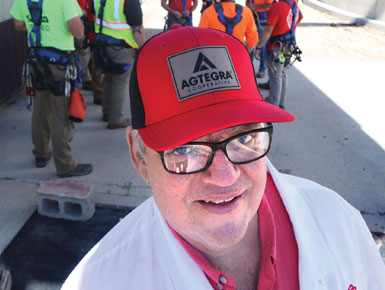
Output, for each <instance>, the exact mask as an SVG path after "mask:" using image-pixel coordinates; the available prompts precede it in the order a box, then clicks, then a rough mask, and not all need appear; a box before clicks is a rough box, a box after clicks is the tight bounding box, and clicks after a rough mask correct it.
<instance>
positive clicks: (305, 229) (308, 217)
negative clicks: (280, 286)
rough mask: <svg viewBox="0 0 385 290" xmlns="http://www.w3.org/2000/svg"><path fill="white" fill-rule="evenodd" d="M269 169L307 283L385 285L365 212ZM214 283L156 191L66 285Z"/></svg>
mask: <svg viewBox="0 0 385 290" xmlns="http://www.w3.org/2000/svg"><path fill="white" fill-rule="evenodd" d="M268 169H269V171H270V173H271V175H272V177H273V179H274V182H275V185H276V187H277V189H278V191H279V192H280V195H281V197H282V200H283V202H284V204H285V207H286V209H287V211H288V213H289V216H290V219H291V222H292V224H293V227H294V233H295V237H296V241H297V244H298V250H299V281H300V289H301V290H326V289H327V290H348V289H349V290H351V289H354V288H353V287H356V289H357V290H381V289H385V266H384V263H383V261H382V259H381V257H380V255H379V252H378V250H377V247H376V245H375V243H374V240H373V238H372V236H371V234H370V232H369V230H368V228H367V226H366V224H365V222H364V220H363V219H362V217H361V215H360V213H359V211H357V210H356V209H355V208H353V207H352V206H350V205H349V204H348V203H347V202H346V201H345V200H344V199H342V198H341V197H340V196H339V195H338V194H336V193H335V192H333V191H331V190H329V189H327V188H325V187H322V186H320V185H319V184H316V183H314V182H311V181H309V180H305V179H302V178H298V177H294V176H289V175H285V174H281V173H279V172H278V171H277V170H276V169H275V168H274V167H273V166H272V165H271V163H270V162H269V161H268ZM77 289H79V290H98V289H103V290H120V289H122V290H123V289H130V290H154V289H161V290H173V289H178V290H181V289H183V290H206V289H207V290H209V289H212V287H211V285H210V284H209V282H208V281H207V279H206V277H205V275H204V273H203V272H202V270H201V269H200V268H199V267H198V266H197V265H196V264H195V262H194V261H193V260H192V259H191V258H190V256H189V255H188V254H187V253H186V252H185V250H184V249H183V247H182V246H181V244H180V243H179V242H178V240H177V239H176V238H175V237H174V236H173V234H172V232H171V231H170V229H169V227H168V226H167V224H166V223H165V221H164V219H163V217H162V215H161V213H160V212H159V210H158V208H157V206H156V204H155V202H154V200H153V198H152V197H151V198H149V199H148V200H147V201H145V202H144V203H143V204H141V205H140V206H139V207H137V208H136V209H135V210H134V211H132V212H131V213H130V214H129V215H127V216H126V217H125V218H124V219H123V220H122V221H120V222H119V223H118V224H117V225H116V226H115V227H114V228H113V229H112V230H111V231H110V232H109V233H108V234H107V235H106V236H105V237H104V238H103V239H102V240H101V241H100V242H99V243H98V244H96V245H95V246H94V247H93V249H91V251H90V252H89V253H88V254H87V255H86V256H85V257H84V258H83V260H82V261H81V262H80V263H79V265H78V266H77V267H76V268H75V270H74V271H73V272H72V273H71V275H70V276H69V277H68V279H67V280H66V282H65V283H64V285H63V287H62V290H77Z"/></svg>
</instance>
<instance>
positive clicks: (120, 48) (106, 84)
mask: <svg viewBox="0 0 385 290" xmlns="http://www.w3.org/2000/svg"><path fill="white" fill-rule="evenodd" d="M94 4H95V12H96V20H95V32H96V33H97V37H96V42H97V44H96V45H97V49H96V51H95V53H96V54H97V58H98V61H99V64H100V65H101V66H102V67H103V69H104V72H105V77H104V80H103V91H102V107H103V118H102V119H103V121H105V122H108V125H107V128H108V129H118V128H126V127H127V126H129V125H130V124H131V120H130V119H124V118H123V107H124V103H125V100H126V98H127V97H128V90H129V77H130V72H131V67H132V65H133V63H134V60H135V56H136V54H137V51H138V48H139V47H140V46H141V45H142V44H143V43H144V41H145V32H144V28H143V20H142V19H143V13H142V8H141V6H140V2H139V0H126V1H125V0H113V1H106V0H96V1H95V2H94Z"/></svg>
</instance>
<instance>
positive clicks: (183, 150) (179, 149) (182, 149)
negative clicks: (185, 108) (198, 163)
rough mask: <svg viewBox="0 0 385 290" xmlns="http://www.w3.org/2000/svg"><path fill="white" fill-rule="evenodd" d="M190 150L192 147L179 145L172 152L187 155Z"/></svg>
mask: <svg viewBox="0 0 385 290" xmlns="http://www.w3.org/2000/svg"><path fill="white" fill-rule="evenodd" d="M190 152H191V148H189V147H186V146H181V147H177V148H175V149H173V150H172V151H171V154H174V155H186V154H189V153H190Z"/></svg>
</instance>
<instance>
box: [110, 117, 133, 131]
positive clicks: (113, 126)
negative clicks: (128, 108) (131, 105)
mask: <svg viewBox="0 0 385 290" xmlns="http://www.w3.org/2000/svg"><path fill="white" fill-rule="evenodd" d="M130 125H131V119H123V121H122V122H120V123H119V124H110V123H108V126H107V128H108V129H119V128H127V127H128V126H130Z"/></svg>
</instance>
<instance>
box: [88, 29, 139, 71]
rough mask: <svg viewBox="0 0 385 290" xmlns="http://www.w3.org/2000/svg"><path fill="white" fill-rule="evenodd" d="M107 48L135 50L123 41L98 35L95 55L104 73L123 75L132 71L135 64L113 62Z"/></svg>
mask: <svg viewBox="0 0 385 290" xmlns="http://www.w3.org/2000/svg"><path fill="white" fill-rule="evenodd" d="M107 46H109V47H111V48H113V49H117V50H119V49H122V48H130V49H133V48H132V47H131V46H129V45H128V44H127V43H126V42H125V41H124V40H123V39H117V38H114V37H111V36H108V35H105V34H98V35H97V36H96V45H95V51H94V52H93V53H94V56H95V61H96V62H97V64H98V66H100V67H101V68H102V69H103V71H104V72H110V73H115V74H122V73H125V72H126V71H128V70H129V69H131V67H132V66H133V64H126V63H116V62H113V61H112V60H111V58H110V57H109V55H108V52H107Z"/></svg>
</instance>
